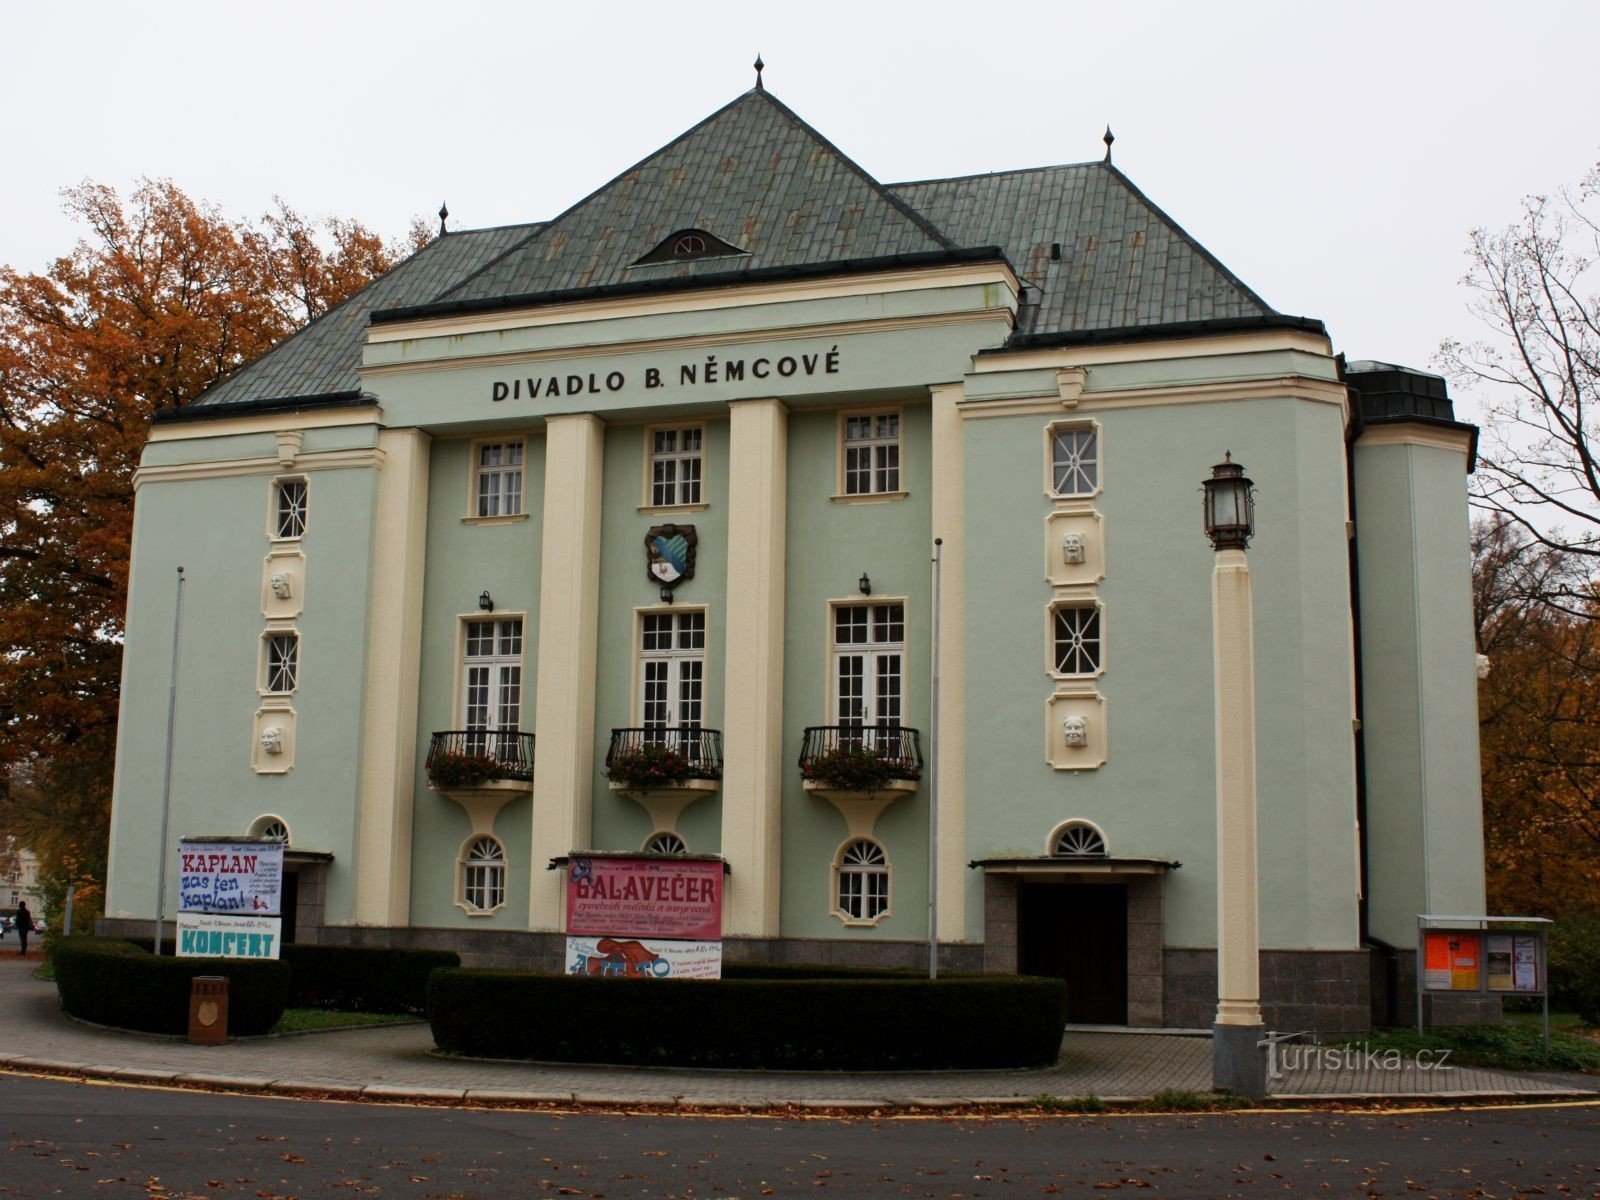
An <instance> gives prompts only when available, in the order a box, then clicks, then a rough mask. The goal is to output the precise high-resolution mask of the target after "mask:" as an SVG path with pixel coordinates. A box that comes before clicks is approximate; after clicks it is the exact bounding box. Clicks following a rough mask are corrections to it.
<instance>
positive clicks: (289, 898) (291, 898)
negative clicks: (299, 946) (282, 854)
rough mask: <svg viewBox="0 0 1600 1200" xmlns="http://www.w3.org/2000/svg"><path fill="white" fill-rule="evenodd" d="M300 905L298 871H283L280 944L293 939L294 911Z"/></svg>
mask: <svg viewBox="0 0 1600 1200" xmlns="http://www.w3.org/2000/svg"><path fill="white" fill-rule="evenodd" d="M299 907H300V872H299V871H285V872H284V873H283V906H282V909H281V910H280V911H281V912H282V913H283V934H282V937H281V938H280V944H286V943H288V942H292V941H294V933H295V928H294V926H295V920H294V919H295V913H296V910H297V909H299Z"/></svg>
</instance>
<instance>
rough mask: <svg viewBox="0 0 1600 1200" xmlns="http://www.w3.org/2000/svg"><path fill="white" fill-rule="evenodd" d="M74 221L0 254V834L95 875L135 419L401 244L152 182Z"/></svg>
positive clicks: (63, 871)
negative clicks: (57, 253) (71, 241)
mask: <svg viewBox="0 0 1600 1200" xmlns="http://www.w3.org/2000/svg"><path fill="white" fill-rule="evenodd" d="M64 196H65V206H66V208H67V210H68V212H69V213H70V214H71V215H72V216H73V217H74V218H75V219H76V220H77V221H78V222H79V223H81V225H82V226H83V227H84V229H85V234H84V236H83V238H82V239H81V240H80V241H79V242H78V244H77V245H76V246H75V247H74V248H73V250H72V251H71V252H70V253H69V254H67V255H65V256H63V257H61V258H57V259H56V260H55V261H53V262H52V263H50V264H49V266H48V267H47V268H46V269H45V270H44V271H43V272H41V273H26V272H23V271H21V270H18V269H16V268H15V267H11V266H5V267H0V732H3V735H0V806H3V813H0V830H3V831H5V832H14V833H16V834H18V835H19V836H20V837H21V839H22V840H23V842H24V843H25V844H28V845H30V846H31V847H33V848H34V849H35V850H36V851H38V852H39V853H40V854H41V858H42V859H43V860H44V862H43V868H44V871H45V873H46V875H47V877H53V878H66V877H68V876H70V877H72V878H73V879H77V878H79V877H84V878H88V877H103V874H104V855H105V847H104V841H105V832H106V818H107V815H108V811H107V810H108V803H109V795H110V772H111V758H112V751H113V744H114V740H115V731H116V716H117V700H118V694H117V693H118V683H119V678H120V673H121V656H122V641H121V634H122V621H123V610H124V607H125V604H126V599H127V577H128V550H129V543H130V539H131V534H132V516H133V486H132V483H133V472H134V469H135V468H136V467H137V465H138V461H139V454H140V450H141V448H142V447H143V445H144V440H145V435H146V431H147V430H148V427H149V425H150V421H151V418H152V416H153V415H154V414H155V413H157V412H160V411H161V410H163V409H172V408H178V407H181V406H183V405H185V404H188V403H189V402H191V401H193V400H194V399H195V398H196V397H198V396H199V395H200V394H201V393H202V392H203V391H205V389H206V388H207V387H209V386H210V385H211V384H213V383H216V382H217V381H218V380H219V379H221V378H223V377H224V376H225V375H227V374H228V373H229V372H231V371H233V370H235V369H236V368H238V367H239V366H241V365H242V364H244V363H245V362H247V361H249V360H250V359H252V358H254V357H255V356H257V355H259V354H261V353H262V352H263V351H265V350H267V349H268V348H269V347H271V346H272V345H273V344H275V343H276V342H278V341H279V340H281V339H282V338H284V337H285V336H287V335H288V334H289V333H291V332H293V331H294V330H295V329H296V328H298V327H299V326H301V325H303V324H304V323H305V322H307V321H309V320H312V319H314V318H316V317H317V316H320V315H321V314H322V313H324V312H326V311H327V310H328V309H329V308H331V307H332V306H333V305H335V304H337V303H338V302H339V301H341V300H342V299H344V298H345V297H346V296H348V295H350V294H351V293H352V292H354V291H356V290H358V289H359V288H361V287H362V286H363V285H365V284H366V283H367V282H368V281H369V280H371V279H372V278H373V277H374V276H375V275H377V274H378V273H380V272H381V271H383V270H385V269H387V268H388V267H389V266H390V265H391V264H392V263H393V262H394V261H395V260H396V259H397V257H398V256H399V255H401V254H402V253H404V252H405V251H407V250H408V249H410V248H414V247H415V246H417V245H420V244H421V242H422V241H423V240H425V239H426V233H425V232H424V231H423V227H422V226H421V225H420V223H418V224H415V225H413V229H412V233H411V237H410V239H409V243H406V244H396V243H387V242H385V241H384V240H383V239H381V238H380V237H378V236H377V235H376V234H374V233H372V232H371V231H370V230H368V229H366V228H365V227H364V226H362V225H360V224H359V223H357V222H354V221H348V220H338V219H331V220H321V221H312V220H309V219H307V218H305V217H303V216H301V215H300V214H299V213H297V212H296V211H295V210H294V209H292V208H290V207H289V206H288V205H287V204H285V203H283V202H282V201H279V202H278V204H277V207H276V209H275V210H274V211H273V212H271V213H268V214H267V215H266V216H264V217H263V218H261V219H260V220H259V221H257V222H253V223H252V222H248V221H240V220H235V219H232V218H229V217H227V216H225V215H224V214H222V213H221V212H220V211H219V210H218V209H217V208H215V207H214V206H212V205H210V204H205V203H200V202H197V201H195V200H192V199H191V198H190V197H189V196H187V195H185V194H184V192H183V191H182V190H181V189H180V188H178V187H177V185H175V184H174V183H172V182H170V181H167V180H147V181H145V182H143V183H142V184H141V185H140V186H139V187H138V189H137V190H136V191H134V193H133V194H132V195H131V196H130V197H128V198H127V199H126V200H124V199H123V198H122V197H121V196H119V195H118V193H117V192H116V191H114V190H113V189H111V188H109V187H105V186H103V185H99V184H94V183H85V184H82V185H81V186H79V187H75V188H71V189H69V190H67V191H66V192H65V193H64Z"/></svg>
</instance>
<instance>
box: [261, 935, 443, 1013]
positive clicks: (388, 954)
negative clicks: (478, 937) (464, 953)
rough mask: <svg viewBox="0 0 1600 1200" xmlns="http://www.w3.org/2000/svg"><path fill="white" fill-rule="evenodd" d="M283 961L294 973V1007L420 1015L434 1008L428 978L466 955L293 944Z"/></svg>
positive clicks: (291, 985)
mask: <svg viewBox="0 0 1600 1200" xmlns="http://www.w3.org/2000/svg"><path fill="white" fill-rule="evenodd" d="M283 961H284V962H286V963H288V964H289V966H290V967H291V968H292V970H293V975H292V977H291V979H290V983H289V1007H290V1008H330V1009H337V1010H339V1011H342V1012H382V1013H420V1012H424V1011H425V1010H426V1009H427V1005H428V976H429V975H430V974H431V973H432V972H433V970H434V968H435V967H459V966H460V965H461V956H460V955H459V954H457V953H456V952H455V951H454V950H406V949H394V948H391V947H388V946H307V945H300V944H297V943H292V942H291V943H289V944H287V945H285V946H284V947H283Z"/></svg>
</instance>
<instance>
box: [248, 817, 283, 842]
mask: <svg viewBox="0 0 1600 1200" xmlns="http://www.w3.org/2000/svg"><path fill="white" fill-rule="evenodd" d="M250 836H251V837H260V838H274V839H276V840H277V841H280V842H282V843H283V844H284V845H288V844H289V826H288V823H287V822H285V821H284V819H283V818H282V817H275V816H273V815H272V814H271V813H267V814H266V815H264V816H260V817H257V818H256V819H255V820H254V821H252V822H251V823H250Z"/></svg>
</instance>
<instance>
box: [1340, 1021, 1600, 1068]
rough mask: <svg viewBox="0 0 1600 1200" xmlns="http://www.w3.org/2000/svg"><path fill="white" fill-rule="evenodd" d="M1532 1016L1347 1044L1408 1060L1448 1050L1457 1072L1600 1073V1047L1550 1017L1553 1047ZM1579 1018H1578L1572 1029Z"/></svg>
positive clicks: (1380, 1034) (1378, 1033)
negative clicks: (1477, 1069)
mask: <svg viewBox="0 0 1600 1200" xmlns="http://www.w3.org/2000/svg"><path fill="white" fill-rule="evenodd" d="M1527 1015H1528V1014H1521V1013H1519V1014H1517V1019H1516V1020H1513V1021H1508V1022H1507V1023H1505V1024H1503V1025H1442V1026H1439V1027H1438V1028H1430V1029H1426V1030H1424V1031H1423V1034H1422V1036H1421V1037H1420V1038H1419V1037H1418V1036H1417V1031H1416V1030H1415V1029H1413V1028H1410V1027H1406V1028H1400V1029H1374V1030H1373V1031H1372V1033H1371V1035H1370V1036H1368V1037H1366V1038H1363V1039H1360V1040H1357V1041H1353V1042H1347V1043H1345V1044H1346V1045H1348V1046H1352V1047H1361V1048H1370V1049H1372V1050H1398V1051H1399V1052H1400V1053H1401V1054H1404V1055H1405V1056H1406V1057H1408V1058H1410V1057H1412V1056H1413V1055H1415V1054H1416V1053H1417V1051H1419V1050H1449V1051H1451V1055H1450V1059H1449V1063H1450V1065H1451V1066H1456V1067H1492V1068H1498V1069H1500V1070H1504V1071H1600V1042H1595V1041H1591V1040H1590V1039H1588V1038H1585V1037H1578V1036H1577V1035H1576V1034H1573V1033H1568V1032H1565V1031H1564V1030H1561V1029H1559V1028H1557V1024H1556V1019H1555V1014H1554V1013H1552V1014H1551V1017H1550V1046H1549V1048H1548V1049H1546V1048H1545V1044H1544V1035H1543V1032H1542V1030H1541V1028H1540V1024H1539V1018H1538V1016H1537V1015H1534V1016H1533V1017H1532V1020H1531V1021H1526V1022H1525V1021H1524V1020H1523V1018H1524V1017H1526V1016H1527ZM1575 1025H1576V1018H1574V1026H1573V1027H1575Z"/></svg>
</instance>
